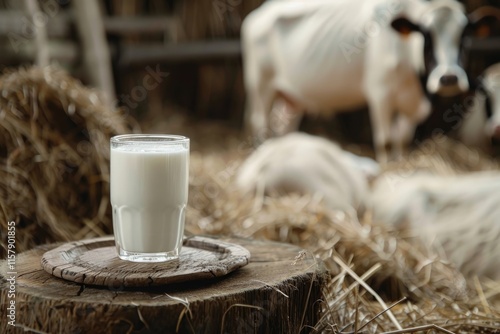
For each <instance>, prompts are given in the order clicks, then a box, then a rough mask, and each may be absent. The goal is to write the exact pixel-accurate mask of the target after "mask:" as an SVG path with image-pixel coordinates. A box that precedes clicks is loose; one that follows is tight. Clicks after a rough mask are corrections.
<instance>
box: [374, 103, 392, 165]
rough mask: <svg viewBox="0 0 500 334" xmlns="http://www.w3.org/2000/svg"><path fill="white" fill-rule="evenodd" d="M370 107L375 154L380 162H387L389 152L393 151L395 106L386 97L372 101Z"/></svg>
mask: <svg viewBox="0 0 500 334" xmlns="http://www.w3.org/2000/svg"><path fill="white" fill-rule="evenodd" d="M369 108H370V120H371V123H372V131H373V144H374V146H375V155H376V157H377V160H378V162H380V163H386V162H387V161H388V152H391V151H392V143H391V122H392V117H393V108H392V105H391V104H390V103H389V101H388V100H386V99H377V100H372V101H370V102H369Z"/></svg>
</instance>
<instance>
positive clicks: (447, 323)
mask: <svg viewBox="0 0 500 334" xmlns="http://www.w3.org/2000/svg"><path fill="white" fill-rule="evenodd" d="M142 126H143V131H144V132H149V133H155V132H159V133H178V134H184V135H187V136H189V137H190V138H191V140H192V155H191V188H190V207H189V211H188V218H187V232H188V233H193V234H226V235H238V236H243V237H252V238H266V239H271V240H276V241H281V242H289V243H293V244H297V245H300V246H301V247H303V248H305V249H306V250H308V251H311V252H313V253H314V254H315V255H316V256H317V257H318V258H321V259H322V260H323V261H325V264H326V266H327V268H328V269H329V270H330V272H331V273H332V274H333V279H332V281H331V283H330V284H329V287H328V289H329V290H328V291H327V292H326V295H325V316H324V317H323V318H322V320H321V321H320V323H319V324H318V326H317V329H318V331H321V332H331V333H336V331H335V330H334V329H333V328H334V327H333V326H334V324H337V326H338V327H337V329H336V330H337V331H338V332H341V331H340V330H339V329H338V328H340V325H342V326H347V327H345V328H344V329H343V331H344V332H349V330H353V326H354V325H353V324H354V323H355V322H356V321H358V322H359V324H364V323H367V322H369V319H372V318H373V317H375V316H376V315H377V314H378V313H379V312H382V311H383V310H384V309H386V308H388V305H390V304H391V303H393V302H397V301H399V302H398V303H397V305H396V306H394V308H392V309H391V310H392V312H393V314H394V317H391V315H390V314H389V312H388V313H385V314H383V315H379V316H377V317H376V319H375V320H373V321H371V322H370V324H369V325H367V326H366V327H365V328H364V329H365V330H368V332H373V333H380V332H382V331H389V330H390V329H396V328H397V325H395V322H399V324H400V326H401V327H402V328H412V327H418V326H424V325H430V324H434V325H438V326H441V327H442V328H445V329H448V330H450V331H452V332H456V333H471V332H481V330H484V332H485V333H487V332H495V331H497V330H500V321H499V319H500V298H498V297H500V282H492V281H488V280H483V281H480V280H478V279H476V278H468V277H464V276H462V275H461V274H460V273H459V272H458V271H457V270H456V269H454V268H453V267H452V266H451V265H450V264H449V263H447V262H446V261H442V260H440V257H439V255H438V254H437V252H436V251H434V250H431V249H428V248H426V247H425V246H424V245H422V244H421V243H419V242H417V241H416V240H415V239H414V238H411V237H410V236H409V235H410V233H409V232H408V231H405V230H391V229H389V228H388V227H387V226H383V225H381V224H378V223H376V222H374V221H372V219H371V216H370V214H369V213H368V214H366V216H365V217H363V219H361V221H357V220H352V219H350V218H349V217H347V216H346V215H345V214H344V213H343V212H333V211H330V210H329V209H327V208H325V207H324V206H323V205H322V203H321V200H320V199H319V198H317V197H315V196H310V195H304V196H299V195H298V194H291V195H286V196H281V197H264V196H253V197H250V198H249V197H246V198H243V197H242V196H241V195H240V194H239V193H238V191H237V190H236V189H235V188H234V185H233V178H234V175H235V174H236V172H237V169H238V166H239V165H240V164H241V162H242V161H243V160H244V158H245V157H246V156H247V155H248V154H250V153H251V152H252V146H251V143H250V141H249V140H248V138H245V137H243V135H242V134H241V133H240V131H238V130H235V129H234V128H231V127H230V126H228V125H224V124H223V123H220V122H219V123H218V122H211V123H210V122H203V123H196V122H191V121H188V120H186V119H184V118H183V117H181V116H174V117H170V118H169V120H168V121H163V122H162V121H159V120H154V121H149V122H145V123H143V125H142ZM430 142H431V143H432V145H434V146H432V147H434V148H435V149H434V150H433V151H428V150H421V151H419V150H418V149H417V150H416V151H414V152H413V153H412V154H418V155H420V156H421V157H424V158H423V159H418V161H420V162H419V163H418V164H414V165H413V166H412V167H413V168H415V169H418V168H427V169H429V168H430V169H435V170H438V171H441V172H442V171H446V170H448V169H453V170H456V171H457V172H468V171H475V170H490V169H498V164H497V163H496V162H495V161H493V160H491V159H488V158H486V157H482V156H480V155H477V152H473V151H470V150H469V149H467V148H466V147H464V146H463V145H461V144H459V143H456V142H454V141H451V140H447V139H440V140H434V141H430ZM428 143H429V142H427V144H428ZM424 147H429V145H424ZM349 148H350V149H351V150H353V151H355V152H356V153H363V154H365V155H371V154H372V153H373V152H370V151H369V149H368V148H367V147H366V146H352V145H351V146H350V147H349ZM472 156H473V157H475V158H474V159H470V157H472ZM419 164H421V165H419ZM403 166H404V168H407V166H405V162H404V161H403V162H400V163H396V164H394V165H391V166H390V167H389V169H391V170H394V169H397V168H403ZM396 259H397V260H396ZM423 263H426V264H427V265H428V266H427V270H420V268H421V266H422V264H423ZM347 268H350V269H351V270H352V272H351V271H350V270H348V269H347ZM355 273H357V275H360V276H362V275H364V276H362V278H360V277H359V276H357V275H356V274H355ZM363 281H366V282H368V283H369V284H370V285H371V287H373V288H374V291H372V293H370V292H368V291H367V290H365V289H364V288H363V287H361V286H360V285H362V283H359V282H363ZM356 282H358V283H356ZM379 295H380V296H381V298H382V299H383V300H385V301H386V303H387V304H384V303H380V302H379V301H377V300H378V299H377V298H379V297H378V296H379ZM403 298H406V299H404V301H403ZM356 319H357V320H356ZM396 319H397V320H396ZM349 324H351V325H350V326H349ZM358 328H359V327H358ZM423 329H425V327H423V328H422V330H423Z"/></svg>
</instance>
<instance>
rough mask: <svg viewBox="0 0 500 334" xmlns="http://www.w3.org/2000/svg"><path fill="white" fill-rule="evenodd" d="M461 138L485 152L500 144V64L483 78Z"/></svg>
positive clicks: (465, 117)
mask: <svg viewBox="0 0 500 334" xmlns="http://www.w3.org/2000/svg"><path fill="white" fill-rule="evenodd" d="M459 138H460V139H461V140H462V141H463V142H464V143H465V144H467V145H469V146H474V147H477V148H481V149H483V150H485V151H487V150H488V149H489V147H490V144H491V143H492V141H497V142H500V63H498V64H495V65H491V66H490V67H488V68H487V69H486V71H484V73H483V75H482V76H481V79H480V82H479V85H478V87H477V89H476V93H475V96H474V100H473V103H472V104H471V107H470V109H469V110H468V113H467V114H465V116H464V119H463V123H462V126H461V127H460V129H459Z"/></svg>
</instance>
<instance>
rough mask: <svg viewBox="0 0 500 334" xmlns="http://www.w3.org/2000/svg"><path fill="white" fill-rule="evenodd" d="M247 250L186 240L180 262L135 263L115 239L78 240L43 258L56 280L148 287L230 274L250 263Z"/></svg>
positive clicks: (203, 239) (203, 240)
mask: <svg viewBox="0 0 500 334" xmlns="http://www.w3.org/2000/svg"><path fill="white" fill-rule="evenodd" d="M249 258H250V252H249V251H248V250H247V249H245V248H244V247H242V246H240V245H237V244H232V243H228V242H223V241H221V240H217V239H212V238H207V237H198V236H195V237H191V238H186V239H185V240H184V245H183V247H182V250H181V253H180V256H179V259H178V260H174V261H169V262H163V263H132V262H128V261H123V260H121V259H120V258H119V257H118V254H117V252H116V248H115V242H114V239H113V237H104V238H96V239H89V240H83V241H76V242H71V243H67V244H64V245H62V246H59V247H57V248H55V249H52V250H50V251H48V252H46V253H45V254H43V256H42V260H41V265H42V268H43V269H44V270H45V271H46V272H48V273H49V274H52V275H54V276H56V277H60V278H63V279H66V280H69V281H72V282H77V283H84V284H88V285H100V286H109V285H112V286H115V287H119V286H122V287H148V286H158V285H166V284H173V283H180V282H187V281H192V280H206V279H212V278H215V277H220V276H224V275H227V274H228V273H230V272H232V271H233V270H236V269H238V268H241V267H243V266H245V265H247V264H248V260H249Z"/></svg>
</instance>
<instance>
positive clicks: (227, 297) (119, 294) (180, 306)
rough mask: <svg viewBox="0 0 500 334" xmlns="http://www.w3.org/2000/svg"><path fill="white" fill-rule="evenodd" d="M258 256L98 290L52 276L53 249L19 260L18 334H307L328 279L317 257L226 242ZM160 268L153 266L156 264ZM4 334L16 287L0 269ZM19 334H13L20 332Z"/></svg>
mask: <svg viewBox="0 0 500 334" xmlns="http://www.w3.org/2000/svg"><path fill="white" fill-rule="evenodd" d="M220 240H222V241H226V242H231V243H236V244H239V245H242V246H244V247H245V248H247V249H248V250H249V251H250V253H251V259H250V263H249V264H248V265H246V266H245V267H242V268H240V269H238V270H236V271H234V272H232V273H230V274H228V275H227V276H224V277H220V278H214V279H210V280H198V281H192V282H187V283H179V284H173V285H167V286H159V287H152V288H134V289H125V288H123V287H122V286H117V285H116V282H115V283H113V284H111V286H106V287H93V286H88V285H84V284H79V283H73V282H69V281H66V280H63V279H60V278H57V277H54V276H52V275H51V274H48V273H47V272H45V271H44V270H43V269H42V268H41V265H40V259H41V257H42V255H43V254H44V253H45V252H46V251H48V250H50V249H53V248H55V247H56V246H57V245H54V244H52V245H47V246H42V247H39V248H36V249H34V250H31V251H28V252H25V253H22V254H19V255H18V256H17V258H16V264H15V266H16V268H15V271H16V272H17V275H16V278H15V280H16V285H15V301H16V324H17V326H18V327H17V328H16V331H17V332H22V331H23V330H33V331H35V332H47V333H97V332H112V333H131V332H140V333H160V332H161V333H175V332H179V333H307V332H310V331H311V327H309V326H314V325H315V324H316V322H317V320H318V318H319V313H320V308H321V300H322V291H323V288H324V286H325V283H326V280H327V273H326V271H325V269H324V267H323V265H322V263H321V262H320V261H319V260H317V259H316V258H314V256H313V255H312V254H310V253H309V252H306V251H304V250H302V249H300V248H298V247H296V246H293V245H289V244H284V243H276V242H269V241H257V240H247V239H220ZM152 266H154V264H152ZM0 268H2V269H1V273H2V275H1V276H0V289H1V291H0V319H2V321H1V322H0V332H2V333H4V332H6V330H11V329H12V328H10V327H9V325H8V324H7V323H6V322H5V321H4V320H5V319H7V318H6V316H7V305H8V303H9V301H10V300H11V299H9V296H8V293H9V288H10V282H9V281H7V279H8V278H9V275H8V274H7V271H9V270H8V268H7V262H6V261H3V262H2V263H0ZM16 331H13V332H16Z"/></svg>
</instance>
